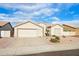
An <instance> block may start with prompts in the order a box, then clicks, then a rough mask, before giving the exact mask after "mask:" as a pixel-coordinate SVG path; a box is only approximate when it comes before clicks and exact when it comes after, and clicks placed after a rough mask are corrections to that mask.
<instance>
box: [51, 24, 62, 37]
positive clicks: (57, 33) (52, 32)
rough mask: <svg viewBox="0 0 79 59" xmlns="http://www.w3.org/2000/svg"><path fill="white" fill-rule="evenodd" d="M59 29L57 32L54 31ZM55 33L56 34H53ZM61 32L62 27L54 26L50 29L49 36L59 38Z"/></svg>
mask: <svg viewBox="0 0 79 59" xmlns="http://www.w3.org/2000/svg"><path fill="white" fill-rule="evenodd" d="M57 28H58V29H59V30H58V31H56V29H57ZM55 31H56V33H55ZM62 32H63V27H61V26H59V25H56V26H52V28H51V35H57V36H61V35H62Z"/></svg>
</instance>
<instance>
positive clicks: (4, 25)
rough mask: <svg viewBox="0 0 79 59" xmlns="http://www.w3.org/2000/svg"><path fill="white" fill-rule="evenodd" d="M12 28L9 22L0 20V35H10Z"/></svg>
mask: <svg viewBox="0 0 79 59" xmlns="http://www.w3.org/2000/svg"><path fill="white" fill-rule="evenodd" d="M12 36H13V28H12V26H11V24H10V23H9V22H2V21H0V37H12Z"/></svg>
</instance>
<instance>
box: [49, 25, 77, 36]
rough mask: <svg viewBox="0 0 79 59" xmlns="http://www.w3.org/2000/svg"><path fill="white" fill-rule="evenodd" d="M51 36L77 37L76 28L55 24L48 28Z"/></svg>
mask: <svg viewBox="0 0 79 59" xmlns="http://www.w3.org/2000/svg"><path fill="white" fill-rule="evenodd" d="M48 29H49V31H50V35H57V36H75V35H76V28H74V27H72V26H69V25H65V24H62V25H61V24H53V25H51V26H49V27H48Z"/></svg>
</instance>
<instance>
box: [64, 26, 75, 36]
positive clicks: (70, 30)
mask: <svg viewBox="0 0 79 59" xmlns="http://www.w3.org/2000/svg"><path fill="white" fill-rule="evenodd" d="M63 35H64V36H75V35H76V28H75V27H72V26H69V25H66V24H63Z"/></svg>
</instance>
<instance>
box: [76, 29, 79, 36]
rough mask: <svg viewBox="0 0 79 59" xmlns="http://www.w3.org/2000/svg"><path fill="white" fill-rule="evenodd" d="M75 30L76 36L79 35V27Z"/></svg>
mask: <svg viewBox="0 0 79 59" xmlns="http://www.w3.org/2000/svg"><path fill="white" fill-rule="evenodd" d="M75 32H76V36H77V37H79V28H76V29H75Z"/></svg>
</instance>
